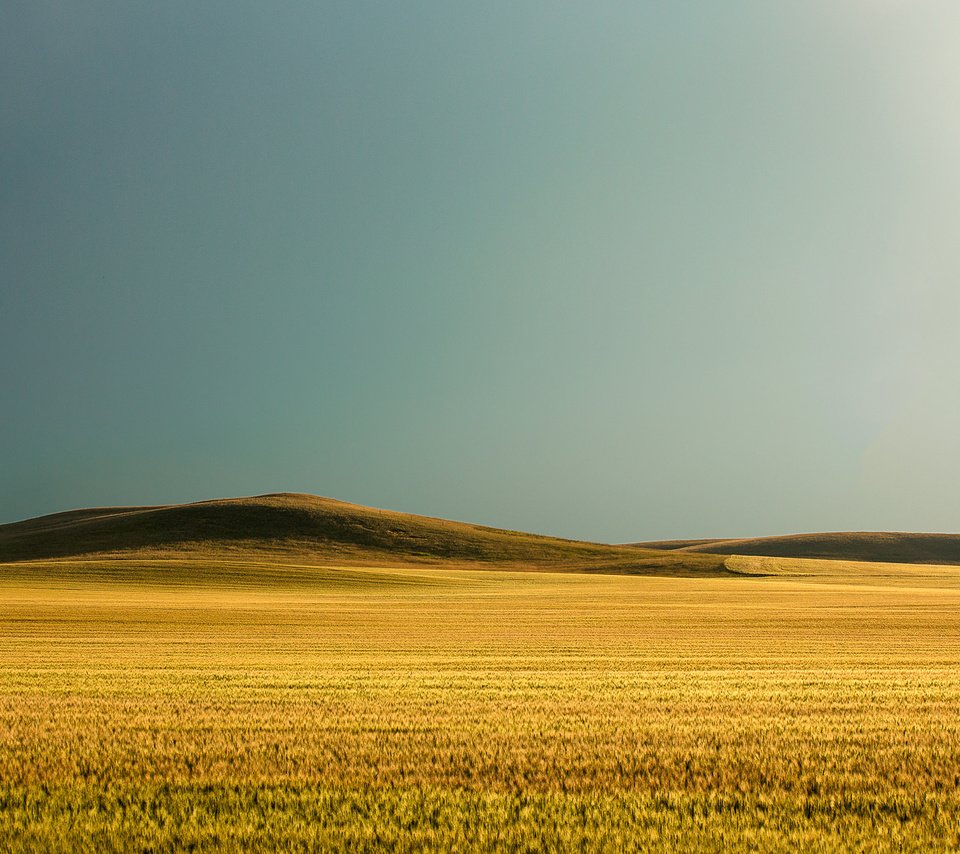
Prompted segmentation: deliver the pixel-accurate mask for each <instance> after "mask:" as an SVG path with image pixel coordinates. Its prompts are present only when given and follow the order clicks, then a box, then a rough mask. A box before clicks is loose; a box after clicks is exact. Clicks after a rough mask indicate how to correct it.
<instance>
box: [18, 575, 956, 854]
mask: <svg viewBox="0 0 960 854" xmlns="http://www.w3.org/2000/svg"><path fill="white" fill-rule="evenodd" d="M831 567H833V568H834V570H835V571H833V570H831ZM189 568H190V567H188V569H189ZM731 568H732V569H734V570H736V571H737V572H738V573H744V574H749V573H751V572H752V573H762V574H760V575H755V576H754V577H745V576H744V575H733V574H731V575H730V576H729V577H717V578H650V577H636V576H612V575H611V576H607V575H589V576H588V575H576V574H566V575H563V574H554V573H549V572H538V573H518V572H497V571H467V570H463V571H459V570H442V569H434V570H431V569H418V568H415V569H383V570H377V569H357V568H353V569H346V568H342V569H341V568H336V567H329V568H325V569H317V568H314V569H311V568H307V567H301V568H300V569H299V570H296V571H295V570H292V569H291V570H289V571H286V572H277V573H275V574H271V573H269V572H255V571H250V572H248V573H247V574H246V575H244V573H242V572H233V573H231V572H226V571H218V570H217V567H215V566H211V567H208V568H207V569H208V571H207V572H206V574H205V575H204V572H203V567H202V566H200V565H196V566H193V567H192V570H193V575H192V577H193V578H198V577H205V578H206V579H207V581H205V583H203V584H199V583H192V582H191V581H190V578H191V573H190V572H187V571H186V570H184V571H182V572H180V573H178V574H176V573H175V574H172V575H170V576H169V577H168V578H167V579H166V581H164V578H163V576H162V574H161V573H157V572H150V571H147V570H146V569H144V568H143V567H142V566H139V567H138V566H137V565H136V563H135V562H134V563H130V564H124V563H123V562H118V561H111V562H110V564H109V566H106V565H101V564H97V563H95V562H93V563H91V562H87V563H79V562H75V563H68V562H48V563H36V562H35V563H32V564H29V565H27V564H23V565H7V566H4V567H2V570H3V573H4V580H3V582H2V583H0V664H2V668H0V850H4V851H21V850H22V851H33V850H50V849H61V850H62V849H68V850H78V851H85V850H86V851H104V850H152V851H169V850H179V849H185V848H186V849H189V848H190V847H191V846H193V847H197V848H200V849H202V850H205V851H206V850H227V851H234V850H236V851H240V850H284V851H297V850H314V849H330V848H332V849H349V850H376V849H382V848H392V849H400V850H410V849H423V848H427V849H445V850H449V849H453V850H456V849H479V850H517V849H520V850H530V851H541V850H542V851H546V850H556V849H566V850H576V849H587V850H609V851H616V850H623V849H626V850H629V849H635V850H646V849H650V848H665V849H667V848H670V849H685V850H692V849H698V850H729V849H731V848H732V849H737V848H739V849H755V850H757V849H758V850H765V851H766V850H851V851H865V850H866V851H871V850H876V851H899V850H916V851H938V850H939V851H947V850H955V849H956V848H957V847H958V846H960V570H958V569H957V568H951V567H916V566H913V567H903V568H899V569H898V568H896V567H893V568H890V567H886V568H885V569H883V570H882V571H881V572H880V573H879V574H878V575H876V576H873V575H871V571H870V567H869V566H866V567H863V566H860V567H856V566H854V567H843V565H839V564H829V563H824V562H816V563H815V562H809V563H805V562H803V561H781V562H779V563H773V562H770V561H766V562H764V560H763V559H757V560H756V561H751V560H749V559H735V560H734V561H732V562H731ZM181 569H183V567H181ZM108 570H109V571H108ZM221 570H222V568H221ZM231 577H236V578H242V579H246V581H245V582H244V583H243V584H234V585H233V586H230V582H229V579H230V578H231ZM124 579H129V580H124Z"/></svg>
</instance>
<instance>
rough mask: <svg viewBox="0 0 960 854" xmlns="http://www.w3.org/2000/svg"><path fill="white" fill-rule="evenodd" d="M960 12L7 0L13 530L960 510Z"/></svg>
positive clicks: (4, 447)
mask: <svg viewBox="0 0 960 854" xmlns="http://www.w3.org/2000/svg"><path fill="white" fill-rule="evenodd" d="M958 45H960V5H958V4H956V3H955V2H953V0H950V2H923V0H839V2H838V0H813V2H810V0H806V1H805V2H777V3H770V2H768V0H762V2H761V0H757V2H737V1H736V0H734V2H730V3H707V2H699V3H692V2H625V3H602V2H601V3H580V2H577V3H567V2H557V3H523V2H521V3H512V2H511V3H505V2H504V3H501V2H493V3H471V4H464V3H450V2H416V0H414V2H405V3H388V2H378V3H373V2H362V0H361V1H360V2H358V0H349V2H337V3H329V2H325V3H317V2H278V3H250V2H243V1H242V0H230V2H226V0H210V2H203V3H199V4H198V3H194V2H189V3H187V2H179V1H178V0H170V2H162V3H155V2H150V3H147V2H138V0H122V2H111V0H98V2H85V0H79V2H71V3H37V2H32V0H31V1H30V2H27V0H22V2H21V0H15V2H13V3H12V4H11V5H10V6H9V8H8V9H7V10H6V11H5V13H4V23H3V26H2V28H0V99H2V109H0V158H2V159H0V187H2V192H0V253H2V256H0V257H2V264H0V276H2V283H0V391H2V397H0V485H2V486H0V521H12V520H14V519H18V518H25V517H28V516H33V515H38V514H41V513H48V512H54V511H57V510H62V509H67V508H71V507H78V506H90V505H104V504H145V503H166V502H181V501H188V500H196V499H202V498H209V497H220V496H232V495H242V494H253V493H262V492H270V491H280V490H290V491H307V492H315V493H319V494H322V495H329V496H333V497H337V498H342V499H344V500H348V501H356V502H360V503H365V504H372V505H378V506H385V507H390V508H394V509H398V510H406V511H410V512H417V513H426V514H431V515H442V516H448V517H454V518H460V519H465V520H469V521H475V522H481V523H486V524H491V525H497V526H504V527H510V528H520V529H526V530H534V531H541V532H544V533H552V534H559V535H565V536H572V537H583V538H591V539H599V540H607V541H623V540H636V539H646V538H660V537H663V538H666V537H674V536H712V535H725V536H745V535H761V534H774V533H787V532H795V531H812V530H847V529H862V530H873V529H888V530H890V529H896V530H931V531H957V530H960V514H958V508H960V440H958V436H960V336H958V335H957V331H956V330H957V324H958V319H960V240H958V228H960V158H958V157H957V152H958V151H960V107H958V100H957V95H958V92H960V50H958Z"/></svg>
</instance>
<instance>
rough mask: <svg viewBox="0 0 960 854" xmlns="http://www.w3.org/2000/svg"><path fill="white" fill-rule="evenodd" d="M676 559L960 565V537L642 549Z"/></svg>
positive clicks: (667, 543)
mask: <svg viewBox="0 0 960 854" xmlns="http://www.w3.org/2000/svg"><path fill="white" fill-rule="evenodd" d="M634 545H635V546H636V547H637V548H640V549H643V550H644V551H647V550H649V549H660V550H662V551H665V552H669V553H670V554H673V555H678V556H679V555H681V554H689V555H693V554H716V555H751V556H762V557H784V558H817V559H821V560H850V561H869V562H872V563H917V564H960V534H909V533H896V532H866V531H858V532H847V533H842V532H837V533H825V534H794V535H791V536H782V537H756V538H751V539H732V540H723V539H717V540H664V541H662V542H650V543H636V544H634Z"/></svg>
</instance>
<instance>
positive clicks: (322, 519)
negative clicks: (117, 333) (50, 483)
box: [0, 492, 725, 574]
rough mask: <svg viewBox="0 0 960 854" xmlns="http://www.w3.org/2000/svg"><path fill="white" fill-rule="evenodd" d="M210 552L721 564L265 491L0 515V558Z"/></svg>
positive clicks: (667, 567)
mask: <svg viewBox="0 0 960 854" xmlns="http://www.w3.org/2000/svg"><path fill="white" fill-rule="evenodd" d="M204 555H209V556H211V557H213V556H216V557H217V558H224V557H227V558H230V557H238V558H243V559H251V558H253V559H257V560H268V559H277V558H278V557H280V556H283V557H285V558H287V557H290V556H296V557H297V558H298V559H306V560H310V561H323V562H330V563H342V564H345V565H346V564H350V565H359V564H365V565H373V564H375V565H380V566H384V565H391V564H410V563H416V564H434V565H436V564H441V565H454V564H456V565H461V564H462V565H496V566H500V567H513V568H525V569H555V570H564V571H566V570H572V571H595V572H605V571H612V572H636V573H667V574H703V573H708V574H720V573H724V572H725V569H724V566H723V559H722V558H720V557H717V556H713V555H695V554H683V555H673V554H667V553H664V552H662V551H657V550H648V549H638V548H635V547H631V546H615V545H607V544H603V543H590V542H585V541H580V540H567V539H563V538H560V537H550V536H546V535H542V534H529V533H525V532H521V531H508V530H504V529H499V528H492V527H487V526H482V525H474V524H471V523H468V522H458V521H453V520H449V519H441V518H438V517H431V516H419V515H414V514H408V513H400V512H397V511H393V510H382V509H379V508H373V507H364V506H362V505H357V504H350V503H348V502H344V501H339V500H338V499H334V498H325V497H321V496H315V495H309V494H306V493H288V492H280V493H267V494H264V495H256V496H248V497H242V498H228V499H211V500H205V501H195V502H190V503H188V504H169V505H149V506H144V507H138V506H131V507H102V508H88V509H79V510H68V511H63V512H60V513H53V514H48V515H46V516H40V517H36V518H33V519H26V520H23V521H20V522H14V523H10V524H7V525H0V564H2V563H11V562H23V561H36V560H52V559H62V558H79V557H88V556H95V557H98V558H138V559H144V560H146V559H151V560H153V559H163V558H167V559H169V558H181V557H184V556H190V557H192V558H197V557H202V556H204Z"/></svg>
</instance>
